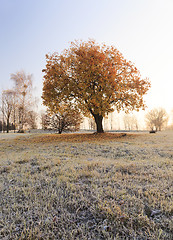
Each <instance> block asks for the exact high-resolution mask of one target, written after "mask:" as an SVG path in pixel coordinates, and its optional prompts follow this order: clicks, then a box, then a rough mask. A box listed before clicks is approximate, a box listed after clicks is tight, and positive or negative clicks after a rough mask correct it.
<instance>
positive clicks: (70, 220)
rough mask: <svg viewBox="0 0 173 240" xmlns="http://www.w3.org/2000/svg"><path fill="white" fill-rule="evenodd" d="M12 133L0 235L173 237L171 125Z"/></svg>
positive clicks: (1, 163)
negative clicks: (147, 129) (153, 130)
mask: <svg viewBox="0 0 173 240" xmlns="http://www.w3.org/2000/svg"><path fill="white" fill-rule="evenodd" d="M0 135H1V134H0ZM1 136H2V135H1ZM9 136H10V135H9ZM14 136H15V135H13V137H9V138H8V137H5V138H3V137H1V139H0V188H1V193H0V194H1V195H0V206H1V207H0V239H3V240H17V239H20V240H21V239H23V240H24V239H30V240H31V239H32V240H33V239H39V240H45V239H64V240H65V239H68V240H73V239H79V240H83V239H87V240H88V239H91V240H96V239H97V240H99V239H105V240H107V239H117V240H118V239H129V240H130V239H136V240H139V239H141V240H142V239H143V240H144V239H146V240H148V239H153V240H155V239H157V240H158V239H165V240H172V239H173V132H161V133H157V134H149V133H139V134H135V133H134V134H130V133H128V134H126V135H125V134H122V133H120V134H118V133H105V134H62V135H56V134H25V135H19V134H16V136H15V137H14Z"/></svg>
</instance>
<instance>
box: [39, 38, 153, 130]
mask: <svg viewBox="0 0 173 240" xmlns="http://www.w3.org/2000/svg"><path fill="white" fill-rule="evenodd" d="M46 59H47V64H46V69H44V70H43V72H44V73H45V75H44V82H43V95H42V98H43V103H44V104H45V105H46V106H48V108H50V109H54V108H55V106H56V105H58V104H60V103H61V102H62V101H64V102H67V101H73V102H74V104H76V105H77V106H78V108H79V109H80V110H81V111H82V112H83V113H84V114H88V113H91V114H92V115H93V117H94V119H95V121H96V124H97V127H98V125H99V124H102V119H103V117H104V116H105V115H106V114H107V113H109V112H111V111H113V107H115V108H116V110H117V111H120V110H121V109H125V110H127V111H128V110H139V108H144V107H145V104H144V102H143V96H144V94H146V92H147V91H148V89H149V87H150V83H149V81H148V79H141V75H140V73H139V71H138V70H137V68H136V67H135V66H134V65H133V64H132V63H131V62H129V61H127V60H126V59H125V58H124V57H123V55H122V54H121V53H120V52H119V51H118V50H117V49H116V48H114V47H113V46H110V47H108V46H106V45H99V44H97V43H96V42H95V41H94V40H89V41H88V42H82V41H80V42H78V41H75V42H72V43H71V46H70V48H69V49H67V50H65V51H64V52H63V53H62V54H60V55H59V54H57V53H54V54H52V55H46ZM99 120H100V121H99ZM97 130H99V129H98V128H97ZM100 130H101V129H100Z"/></svg>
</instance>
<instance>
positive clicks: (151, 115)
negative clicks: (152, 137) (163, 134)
mask: <svg viewBox="0 0 173 240" xmlns="http://www.w3.org/2000/svg"><path fill="white" fill-rule="evenodd" d="M145 119H146V124H147V126H148V127H149V128H150V130H152V131H161V130H162V128H163V127H164V126H165V125H166V124H167V122H168V114H167V112H166V111H165V109H163V108H155V109H152V110H151V111H149V112H148V113H147V114H146V116H145Z"/></svg>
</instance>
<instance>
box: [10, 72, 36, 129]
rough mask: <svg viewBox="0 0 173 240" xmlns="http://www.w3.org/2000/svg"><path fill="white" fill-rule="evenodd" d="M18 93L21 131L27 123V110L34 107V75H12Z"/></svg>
mask: <svg viewBox="0 0 173 240" xmlns="http://www.w3.org/2000/svg"><path fill="white" fill-rule="evenodd" d="M11 79H12V80H13V82H14V85H15V87H14V89H15V90H14V91H15V93H16V102H15V103H16V106H17V109H18V121H19V129H23V126H24V123H25V122H26V113H27V109H29V108H30V107H31V106H32V75H31V74H29V75H26V74H25V72H24V71H20V72H17V73H15V74H11Z"/></svg>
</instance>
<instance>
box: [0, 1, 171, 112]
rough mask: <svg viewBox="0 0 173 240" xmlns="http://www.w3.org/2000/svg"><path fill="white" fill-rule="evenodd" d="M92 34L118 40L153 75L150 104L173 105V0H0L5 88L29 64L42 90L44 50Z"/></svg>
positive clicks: (2, 85) (1, 80)
mask: <svg viewBox="0 0 173 240" xmlns="http://www.w3.org/2000/svg"><path fill="white" fill-rule="evenodd" d="M88 38H94V39H95V40H96V41H97V42H99V43H102V42H104V43H106V44H108V45H114V46H115V47H117V48H118V50H120V52H122V53H123V55H124V56H125V57H126V58H127V59H128V60H131V61H132V62H134V63H135V65H136V67H137V68H138V69H139V70H140V71H141V74H142V76H143V77H149V79H150V81H151V83H152V88H151V90H150V92H149V94H148V95H147V96H146V98H145V99H146V102H147V105H148V106H149V107H150V108H152V107H157V106H161V107H165V108H166V110H167V111H170V110H171V109H173V75H172V69H173V0H0V68H1V74H0V90H2V89H7V88H9V87H11V86H12V82H11V80H10V74H11V73H15V72H17V71H20V70H24V71H25V72H26V73H31V74H33V77H34V85H35V86H36V87H37V94H38V95H41V90H42V76H43V75H42V69H43V68H44V67H45V54H46V53H48V52H50V53H53V52H54V51H57V52H61V51H62V50H63V49H64V48H67V47H68V46H69V45H70V42H71V41H73V40H75V39H82V40H87V39H88Z"/></svg>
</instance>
